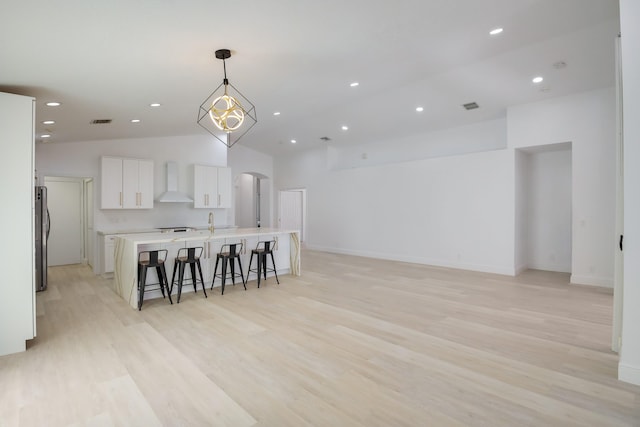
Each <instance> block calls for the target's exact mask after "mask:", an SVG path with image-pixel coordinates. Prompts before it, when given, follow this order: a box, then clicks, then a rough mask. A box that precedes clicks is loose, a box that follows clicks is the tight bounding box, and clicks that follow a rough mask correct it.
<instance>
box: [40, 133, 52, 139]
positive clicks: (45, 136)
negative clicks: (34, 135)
mask: <svg viewBox="0 0 640 427" xmlns="http://www.w3.org/2000/svg"><path fill="white" fill-rule="evenodd" d="M40 138H51V135H49V134H48V133H45V134H44V135H40Z"/></svg>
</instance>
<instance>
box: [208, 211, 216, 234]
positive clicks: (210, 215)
mask: <svg viewBox="0 0 640 427" xmlns="http://www.w3.org/2000/svg"><path fill="white" fill-rule="evenodd" d="M214 229H215V228H214V226H213V212H209V232H210V233H211V234H213V230H214Z"/></svg>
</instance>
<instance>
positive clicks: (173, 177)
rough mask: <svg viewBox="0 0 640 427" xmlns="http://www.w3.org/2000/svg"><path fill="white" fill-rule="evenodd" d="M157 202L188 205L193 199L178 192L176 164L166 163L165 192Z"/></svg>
mask: <svg viewBox="0 0 640 427" xmlns="http://www.w3.org/2000/svg"><path fill="white" fill-rule="evenodd" d="M156 201H157V202H164V203H188V202H193V199H192V198H191V197H189V196H187V195H186V194H184V193H181V192H179V191H178V165H177V164H176V162H167V191H166V192H164V193H162V195H161V196H160V197H158V199H156Z"/></svg>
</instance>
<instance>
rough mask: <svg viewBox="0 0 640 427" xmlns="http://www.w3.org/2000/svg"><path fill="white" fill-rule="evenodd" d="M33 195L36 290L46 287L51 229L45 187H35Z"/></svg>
mask: <svg viewBox="0 0 640 427" xmlns="http://www.w3.org/2000/svg"><path fill="white" fill-rule="evenodd" d="M35 196H36V204H35V206H36V212H35V239H36V241H35V246H36V291H44V290H45V289H47V240H48V239H49V231H50V230H51V223H50V218H49V209H47V187H43V186H38V187H36V191H35Z"/></svg>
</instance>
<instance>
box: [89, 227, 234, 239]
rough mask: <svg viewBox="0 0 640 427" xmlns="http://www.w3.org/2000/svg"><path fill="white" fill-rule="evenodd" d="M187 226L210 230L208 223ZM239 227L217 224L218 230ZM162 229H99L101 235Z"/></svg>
mask: <svg viewBox="0 0 640 427" xmlns="http://www.w3.org/2000/svg"><path fill="white" fill-rule="evenodd" d="M187 228H194V229H196V230H199V231H201V230H209V226H208V225H195V226H192V225H189V226H187ZM235 228H238V226H237V225H216V230H230V229H235ZM160 231H161V229H160V228H159V227H156V228H133V229H121V230H98V231H97V233H98V235H99V236H111V235H116V234H136V233H159V232H160Z"/></svg>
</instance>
